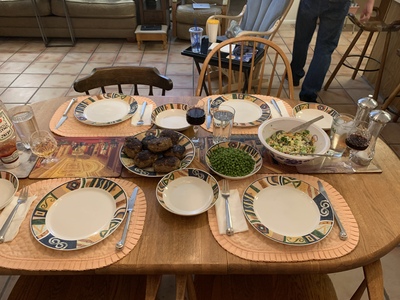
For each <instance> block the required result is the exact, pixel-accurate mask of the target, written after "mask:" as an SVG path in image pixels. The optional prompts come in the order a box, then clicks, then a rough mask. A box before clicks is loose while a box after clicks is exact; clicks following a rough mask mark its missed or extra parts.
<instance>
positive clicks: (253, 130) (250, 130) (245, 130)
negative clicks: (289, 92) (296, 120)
mask: <svg viewBox="0 0 400 300" xmlns="http://www.w3.org/2000/svg"><path fill="white" fill-rule="evenodd" d="M219 96H220V95H211V96H207V97H204V98H203V99H201V100H203V101H204V103H207V100H208V98H211V99H212V100H214V99H215V98H218V97H219ZM252 96H254V97H257V98H259V99H261V100H264V101H265V102H266V103H267V104H268V105H269V107H270V108H271V109H274V108H273V106H272V104H271V99H272V98H274V99H275V100H276V101H279V100H280V99H278V98H276V97H270V96H265V95H252ZM282 101H283V103H284V105H285V108H286V110H287V112H288V114H289V116H293V112H292V109H293V108H292V107H291V106H290V105H289V104H288V103H287V102H286V101H285V100H282ZM201 128H203V129H204V130H206V131H208V132H212V131H213V125H212V123H211V126H210V128H208V129H207V127H206V123H203V124H202V125H201ZM257 133H258V126H252V127H233V128H232V134H257Z"/></svg>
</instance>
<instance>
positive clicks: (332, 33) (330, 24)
mask: <svg viewBox="0 0 400 300" xmlns="http://www.w3.org/2000/svg"><path fill="white" fill-rule="evenodd" d="M322 2H325V1H322ZM325 5H326V6H325V7H324V11H323V12H322V13H321V16H320V23H319V28H318V34H317V41H316V45H315V49H314V55H313V59H312V61H311V63H310V66H309V68H308V71H307V75H306V77H305V79H304V82H303V85H302V87H301V92H300V100H302V101H307V102H316V99H317V93H318V92H319V91H320V90H321V88H322V84H323V83H324V79H325V75H326V73H327V71H328V69H329V66H330V64H331V56H332V53H333V51H334V50H335V49H336V47H337V45H338V42H339V39H340V34H341V32H342V28H343V23H344V18H345V17H346V15H347V12H348V9H349V5H350V3H349V1H347V0H326V3H325Z"/></svg>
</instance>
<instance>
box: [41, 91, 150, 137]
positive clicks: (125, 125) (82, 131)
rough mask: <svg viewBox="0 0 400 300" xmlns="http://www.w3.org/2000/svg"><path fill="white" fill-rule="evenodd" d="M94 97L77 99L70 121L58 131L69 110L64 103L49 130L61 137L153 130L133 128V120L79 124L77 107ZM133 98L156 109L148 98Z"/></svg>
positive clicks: (125, 133)
mask: <svg viewBox="0 0 400 300" xmlns="http://www.w3.org/2000/svg"><path fill="white" fill-rule="evenodd" d="M88 97H93V96H81V97H78V98H77V101H76V103H75V104H74V105H73V106H72V108H71V109H70V110H69V112H68V119H67V120H66V121H65V122H64V123H63V124H62V126H61V127H59V128H58V129H56V125H57V123H58V121H59V120H60V118H61V117H62V115H63V113H64V111H65V109H66V108H67V106H68V104H69V101H67V102H65V103H63V104H62V105H61V106H60V107H59V108H58V109H57V110H56V112H55V113H54V115H53V117H52V118H51V120H50V123H49V128H50V130H51V131H52V132H54V133H55V134H58V135H61V136H70V137H98V136H101V137H106V136H130V135H134V134H136V133H139V132H142V131H146V130H148V129H150V128H151V126H152V125H144V126H133V125H131V119H128V120H126V121H124V122H121V123H118V124H114V125H110V126H91V125H87V124H84V123H82V122H79V121H78V120H77V119H76V118H75V116H74V109H75V107H76V105H77V104H78V103H80V102H82V101H83V100H84V99H86V98H88ZM133 98H134V99H135V100H136V101H137V102H138V103H139V104H142V103H143V102H144V101H147V104H151V105H153V109H154V108H156V106H157V105H156V103H155V102H154V101H153V100H151V99H149V98H146V97H141V96H133Z"/></svg>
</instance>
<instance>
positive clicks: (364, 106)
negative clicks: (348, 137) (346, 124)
mask: <svg viewBox="0 0 400 300" xmlns="http://www.w3.org/2000/svg"><path fill="white" fill-rule="evenodd" d="M357 106H358V107H357V113H356V116H355V118H354V125H355V126H357V124H358V123H359V122H363V121H365V122H368V118H369V113H370V112H371V111H372V110H373V109H375V108H376V107H377V106H378V102H376V101H375V100H374V98H372V95H368V97H365V98H361V99H359V100H358V102H357Z"/></svg>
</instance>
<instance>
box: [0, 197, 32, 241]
mask: <svg viewBox="0 0 400 300" xmlns="http://www.w3.org/2000/svg"><path fill="white" fill-rule="evenodd" d="M35 199H36V195H34V196H31V197H28V199H27V200H26V202H25V203H23V204H20V206H19V207H18V210H17V213H16V214H15V216H14V219H13V220H12V221H11V224H10V227H9V228H8V230H7V232H6V235H5V239H4V242H10V241H12V240H13V239H14V238H15V236H16V235H17V233H18V232H19V227H20V226H21V224H22V221H24V219H25V217H26V214H27V213H28V210H29V208H30V206H31V204H32V201H33V200H35ZM17 201H18V197H16V196H14V197H13V199H12V201H11V202H10V204H8V205H7V206H6V207H5V208H4V210H3V212H2V213H1V214H0V228H1V227H3V224H4V223H5V222H6V220H7V218H8V216H9V215H10V214H11V211H12V210H13V209H14V207H15V205H17Z"/></svg>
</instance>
